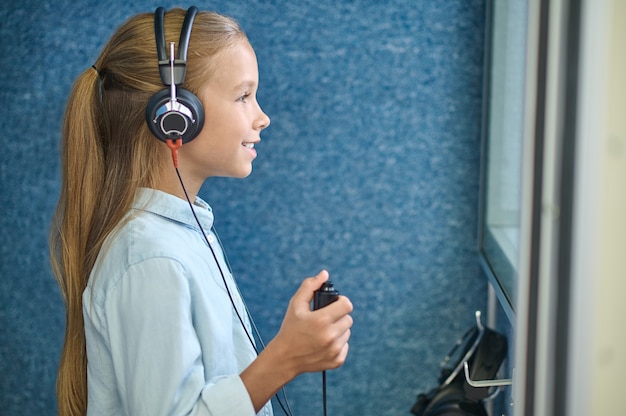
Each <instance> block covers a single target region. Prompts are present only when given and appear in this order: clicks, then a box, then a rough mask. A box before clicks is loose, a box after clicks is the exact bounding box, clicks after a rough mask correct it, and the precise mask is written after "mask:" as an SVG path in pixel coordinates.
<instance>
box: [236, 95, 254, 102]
mask: <svg viewBox="0 0 626 416" xmlns="http://www.w3.org/2000/svg"><path fill="white" fill-rule="evenodd" d="M250 95H251V94H250V93H245V94H244V95H242V96H241V97H239V98H237V101H241V102H242V103H245V102H246V100H247V99H248V97H250Z"/></svg>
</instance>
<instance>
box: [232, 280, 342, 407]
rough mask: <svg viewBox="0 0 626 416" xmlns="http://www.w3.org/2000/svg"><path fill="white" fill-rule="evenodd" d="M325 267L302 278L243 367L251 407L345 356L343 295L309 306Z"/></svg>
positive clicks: (327, 367) (340, 361)
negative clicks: (274, 330) (277, 322)
mask: <svg viewBox="0 0 626 416" xmlns="http://www.w3.org/2000/svg"><path fill="white" fill-rule="evenodd" d="M327 280H328V272H327V271H325V270H322V271H321V272H320V273H319V274H318V275H317V276H315V277H309V278H307V279H304V281H303V282H302V284H301V285H300V288H299V289H298V291H297V292H296V293H295V294H294V295H293V297H292V298H291V301H290V302H289V307H288V308H287V312H286V313H285V318H284V319H283V323H282V325H281V327H280V330H279V331H278V334H277V335H276V337H274V339H273V340H272V341H271V342H270V343H269V344H267V347H266V348H265V349H264V350H263V351H261V354H259V356H258V357H257V359H256V360H254V361H253V362H252V363H251V364H250V365H249V366H248V367H247V368H246V369H245V370H244V371H243V372H242V373H241V380H242V381H243V383H244V385H245V386H246V389H247V390H248V393H249V394H250V399H251V400H252V403H253V405H254V409H255V411H257V412H258V411H259V410H260V409H261V407H263V405H264V404H265V403H267V401H268V400H269V399H270V398H271V397H272V396H273V395H274V394H275V393H276V392H277V391H278V390H279V389H280V388H281V387H282V386H283V385H285V384H286V383H288V382H289V381H291V380H292V379H293V378H295V377H296V376H297V375H298V374H301V373H305V372H314V371H322V370H328V369H332V368H337V367H339V366H341V365H342V364H343V363H344V362H345V360H346V357H347V356H348V339H349V338H350V328H351V327H352V317H351V316H350V315H349V314H350V312H352V303H350V300H349V299H348V298H347V297H345V296H339V298H338V299H337V300H336V301H335V302H333V303H331V304H330V305H327V306H325V307H323V308H321V309H318V310H316V311H311V301H312V300H313V293H314V292H315V291H316V290H317V289H319V288H320V287H321V286H322V284H323V283H324V282H325V281H327Z"/></svg>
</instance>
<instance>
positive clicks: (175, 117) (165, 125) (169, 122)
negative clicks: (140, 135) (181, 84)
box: [146, 88, 204, 144]
mask: <svg viewBox="0 0 626 416" xmlns="http://www.w3.org/2000/svg"><path fill="white" fill-rule="evenodd" d="M146 121H147V123H148V127H149V128H150V131H151V132H152V134H153V135H154V136H155V137H156V138H157V139H159V140H161V141H162V142H167V140H168V139H171V138H172V137H181V138H182V139H183V144H184V143H188V142H190V141H192V140H193V139H195V138H196V137H197V136H198V134H200V131H202V127H203V126H204V108H203V106H202V103H201V102H200V99H199V98H198V97H197V96H196V95H195V94H193V93H192V92H191V91H189V90H186V89H183V88H178V89H177V90H176V102H175V103H174V104H173V105H172V103H171V91H170V90H169V89H164V90H161V91H159V92H158V93H156V94H155V95H154V96H152V98H151V99H150V101H149V102H148V106H147V107H146Z"/></svg>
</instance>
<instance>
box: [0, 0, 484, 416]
mask: <svg viewBox="0 0 626 416" xmlns="http://www.w3.org/2000/svg"><path fill="white" fill-rule="evenodd" d="M9 3H10V2H7V1H5V2H2V5H0V39H2V42H0V56H1V57H2V58H1V59H0V65H1V71H0V73H1V74H2V77H1V78H0V106H1V107H0V108H2V115H1V116H0V131H1V132H2V135H3V143H4V151H3V152H2V155H1V156H0V183H1V191H0V198H1V199H0V202H1V203H0V207H2V213H1V214H0V230H1V236H0V250H1V258H0V260H1V264H0V414H3V415H4V414H6V415H21V414H24V415H26V414H28V415H30V414H37V415H53V414H56V410H55V406H56V404H55V398H54V380H55V376H56V367H57V360H58V356H59V351H60V346H61V342H62V336H63V326H64V316H63V303H62V300H61V298H60V295H59V291H58V289H57V287H56V283H55V281H54V279H53V277H52V275H51V272H50V268H49V263H48V257H47V255H48V254H47V234H48V228H49V225H50V218H51V216H52V213H53V210H54V207H55V204H56V199H57V195H58V190H59V173H58V171H59V160H58V142H59V130H60V119H61V117H62V112H63V107H64V103H65V99H66V96H67V94H68V92H69V89H70V86H71V84H72V82H73V79H74V78H75V76H76V75H77V74H78V73H79V72H81V71H82V70H83V69H84V68H87V67H89V66H90V65H91V64H92V62H93V61H94V59H95V57H96V55H97V54H98V52H99V50H100V48H101V47H102V46H103V43H104V41H105V39H106V38H108V36H109V35H110V34H111V32H112V31H113V29H114V28H115V27H116V26H117V25H119V24H120V23H121V22H122V21H123V20H125V19H126V18H127V17H128V16H129V15H131V14H134V13H136V12H139V11H152V10H153V9H154V8H156V6H158V5H161V3H158V2H154V1H118V0H111V1H107V2H99V1H98V2H96V1H76V2H75V1H70V0H59V1H55V2H46V1H36V0H21V1H20V2H13V3H14V4H9ZM483 3H484V1H483V0H471V1H470V0H456V1H452V0H446V1H444V0H442V1H433V0H404V1H402V0H395V1H386V2H381V1H375V0H371V1H367V0H361V1H337V0H310V1H308V0H307V1H290V0H277V1H272V2H263V1H254V0H243V1H236V2H235V1H221V2H215V3H207V2H201V1H197V2H196V4H197V5H198V6H200V7H201V8H204V9H213V10H217V11H220V12H222V13H225V14H229V15H232V16H234V17H235V18H237V19H238V20H239V21H240V22H241V24H242V26H243V27H244V29H245V30H246V31H247V33H248V35H249V37H250V40H251V42H252V44H253V46H254V47H255V49H256V50H257V55H258V60H259V66H260V77H261V86H260V91H259V100H260V102H261V104H262V106H263V107H264V110H265V111H266V112H267V113H268V114H269V115H270V117H271V118H272V125H271V127H270V128H269V129H267V130H266V132H265V133H264V135H263V142H262V143H261V144H260V145H259V146H258V147H257V149H258V152H259V157H258V159H257V161H256V162H255V165H254V172H253V174H252V176H250V177H249V178H248V179H246V180H232V179H215V180H210V181H209V182H207V184H206V185H205V186H204V188H203V189H202V192H201V195H202V196H203V198H205V199H206V200H208V201H209V202H210V203H211V204H212V205H213V206H214V209H215V211H216V215H217V227H218V231H219V232H220V234H221V237H222V240H224V244H225V246H226V249H227V251H228V253H229V255H230V260H231V262H232V263H233V267H234V270H235V273H236V275H237V276H238V279H239V282H240V286H241V289H242V291H243V294H244V296H245V297H246V299H247V301H248V304H249V307H250V309H251V311H252V314H253V316H254V317H255V320H256V321H257V323H258V325H259V327H260V330H261V332H262V333H263V334H264V337H265V338H266V339H270V338H271V337H272V336H273V335H274V334H275V333H276V331H277V330H278V327H279V325H280V322H281V320H282V312H283V310H284V309H285V307H286V304H287V302H288V300H289V298H290V296H291V294H292V293H293V292H294V291H295V289H296V288H297V286H298V285H299V282H300V280H301V278H303V277H305V276H309V275H312V274H314V273H316V272H317V271H318V270H319V269H320V268H322V267H325V268H328V269H329V271H330V272H331V276H332V278H333V280H334V281H335V283H336V286H337V288H338V289H339V290H340V291H341V292H342V293H344V294H346V295H348V296H350V297H351V299H352V301H353V303H354V305H355V311H354V314H353V316H354V319H355V324H354V328H353V336H352V340H351V343H350V345H351V350H350V351H351V353H350V357H349V359H348V361H347V362H346V364H345V366H344V367H343V368H341V369H339V370H336V371H333V372H330V373H329V377H328V383H329V393H328V394H329V413H330V414H332V415H344V416H351V415H403V414H407V413H408V409H409V408H410V406H411V405H412V403H413V401H414V398H415V395H416V393H417V392H419V391H423V390H426V389H429V388H430V387H432V386H433V385H434V383H435V379H436V376H437V365H438V363H439V361H440V359H441V357H442V355H443V354H444V353H445V352H446V351H447V349H448V348H449V346H450V344H451V343H452V342H453V341H454V340H455V339H456V337H457V336H459V335H460V333H462V332H463V331H464V330H465V328H466V327H467V326H468V325H469V324H471V323H472V322H473V311H474V310H475V309H477V308H480V309H484V308H485V303H486V299H485V297H486V282H485V280H484V277H483V276H482V274H481V271H480V269H479V266H478V263H477V257H476V248H475V247H476V228H477V226H476V222H477V206H478V179H479V147H480V145H479V143H480V118H481V88H482V64H483V38H484V33H483V32H484V17H483V15H484V4H483ZM163 5H165V6H166V7H172V6H174V5H180V3H174V2H170V1H167V2H164V4H163ZM183 6H186V4H183ZM287 393H288V396H289V398H290V401H291V404H292V407H293V408H294V411H295V412H296V414H297V415H311V414H321V403H320V401H319V399H320V398H321V376H320V375H319V374H312V375H302V376H300V377H298V378H297V379H296V380H294V381H293V382H292V383H291V384H290V385H289V386H288V387H287ZM277 414H279V412H277Z"/></svg>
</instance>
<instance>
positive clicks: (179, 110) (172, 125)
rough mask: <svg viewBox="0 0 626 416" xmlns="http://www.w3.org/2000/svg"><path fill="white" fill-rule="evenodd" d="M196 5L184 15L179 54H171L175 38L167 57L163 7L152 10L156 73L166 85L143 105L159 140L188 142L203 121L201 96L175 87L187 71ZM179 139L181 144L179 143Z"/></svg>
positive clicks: (153, 131) (150, 125) (147, 119)
mask: <svg viewBox="0 0 626 416" xmlns="http://www.w3.org/2000/svg"><path fill="white" fill-rule="evenodd" d="M197 12H198V9H197V8H196V7H193V6H192V7H190V8H189V9H188V10H187V14H186V15H185V20H184V21H183V26H182V29H181V31H180V40H179V41H178V55H177V56H176V58H175V57H174V42H172V43H170V54H169V59H168V56H167V51H166V47H165V29H164V24H163V16H164V14H165V9H164V8H163V7H159V8H158V9H157V10H156V11H155V12H154V34H155V37H156V49H157V55H158V59H159V73H160V75H161V81H162V82H163V85H166V86H168V87H169V88H166V89H164V90H161V91H159V92H158V93H156V94H155V95H154V96H153V97H152V98H151V99H150V101H149V102H148V106H147V107H146V121H147V122H148V127H149V128H150V131H151V132H152V134H154V136H155V137H156V138H157V139H159V140H161V141H162V142H165V143H168V142H170V143H171V142H179V143H180V141H181V139H182V143H187V142H189V141H191V140H193V139H194V138H195V137H196V136H197V135H198V134H199V133H200V131H201V130H202V126H203V125H204V109H203V107H202V103H201V102H200V99H199V98H198V97H197V96H196V95H195V94H193V93H192V92H191V91H189V90H186V89H184V88H177V86H179V85H181V84H182V83H183V81H184V80H185V74H186V72H187V47H188V46H189V36H190V35H191V26H192V25H193V20H194V17H195V16H196V13H197ZM182 143H180V144H182Z"/></svg>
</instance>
